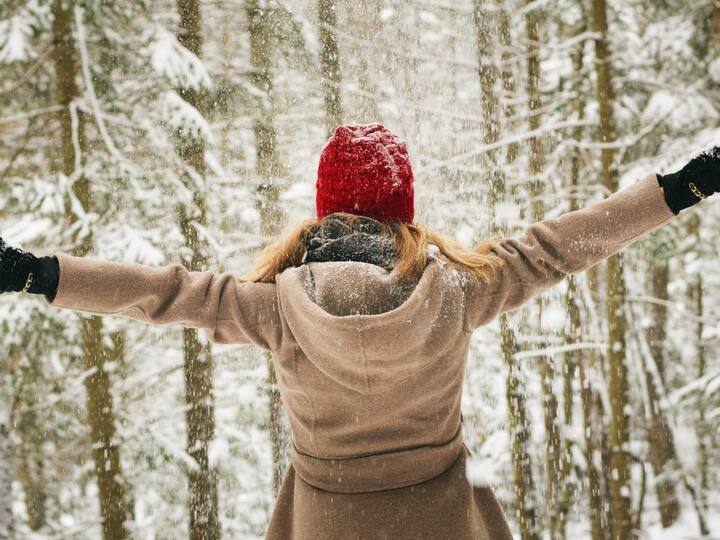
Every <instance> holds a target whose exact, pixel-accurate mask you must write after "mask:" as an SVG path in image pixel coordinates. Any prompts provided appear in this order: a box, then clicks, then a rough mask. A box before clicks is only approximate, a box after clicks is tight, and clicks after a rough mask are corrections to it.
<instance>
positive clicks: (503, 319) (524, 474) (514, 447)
mask: <svg viewBox="0 0 720 540" xmlns="http://www.w3.org/2000/svg"><path fill="white" fill-rule="evenodd" d="M473 8H474V9H473V15H474V21H475V35H476V43H477V46H476V49H477V54H478V76H479V78H480V89H481V92H482V94H481V100H480V102H481V106H482V111H483V117H484V119H485V121H484V129H485V134H484V142H485V144H492V143H495V142H497V141H498V140H499V138H500V103H499V99H498V93H499V89H498V88H497V87H496V82H497V81H498V80H499V76H498V75H499V69H498V67H497V62H496V59H495V48H496V43H497V36H496V35H495V34H494V33H493V30H492V29H493V28H494V26H495V25H494V24H493V23H494V22H497V21H496V20H495V18H494V17H493V13H494V9H493V8H495V6H493V5H492V3H491V2H488V1H486V0H475V1H474V5H473ZM508 39H509V38H508ZM506 81H509V82H510V85H509V87H506V88H505V89H506V90H509V91H510V92H512V91H513V90H514V85H513V84H512V77H508V78H507V79H506ZM503 112H504V113H505V114H512V110H511V109H505V110H504V111H503ZM514 155H515V154H514V152H513V153H508V155H507V157H506V159H507V160H508V161H511V160H512V159H514ZM488 158H489V159H488V161H489V163H490V190H489V197H488V199H489V205H490V208H491V209H492V210H494V208H495V205H496V204H497V202H499V201H501V200H502V199H503V197H504V195H505V176H504V175H503V173H502V167H501V164H500V153H499V152H498V151H492V152H488ZM491 229H492V231H493V233H500V232H505V231H503V230H502V227H500V226H499V223H498V220H493V222H492V225H491ZM499 323H500V339H501V349H502V355H503V358H504V361H505V364H506V366H507V368H508V373H507V378H506V400H507V407H508V424H509V429H508V432H509V435H510V447H511V461H512V464H513V486H514V495H515V497H514V501H513V502H514V507H515V514H516V519H517V523H518V527H519V529H520V535H521V538H522V539H523V540H536V539H538V538H539V536H538V523H537V513H536V512H537V505H536V502H535V501H536V500H537V496H536V494H535V481H534V478H533V471H532V462H531V454H530V445H529V441H530V422H529V420H528V416H527V410H526V407H525V388H524V385H523V382H522V378H521V377H520V366H519V363H518V360H517V359H516V358H515V356H514V355H515V353H516V352H517V351H518V347H517V340H516V337H515V332H514V330H513V329H512V328H511V327H510V326H509V324H508V314H507V313H503V314H501V315H500V316H499Z"/></svg>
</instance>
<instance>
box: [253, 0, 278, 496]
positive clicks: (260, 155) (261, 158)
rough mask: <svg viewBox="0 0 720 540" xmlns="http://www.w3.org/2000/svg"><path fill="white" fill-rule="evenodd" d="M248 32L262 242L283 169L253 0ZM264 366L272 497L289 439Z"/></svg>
mask: <svg viewBox="0 0 720 540" xmlns="http://www.w3.org/2000/svg"><path fill="white" fill-rule="evenodd" d="M246 9H247V15H248V23H249V32H250V61H251V63H252V66H253V71H252V82H253V84H254V85H255V86H256V88H257V89H258V90H260V91H261V92H262V93H263V95H264V96H265V99H264V100H262V101H260V102H259V107H258V108H259V110H258V113H257V117H256V119H255V121H254V124H253V129H254V132H255V152H256V163H257V173H258V176H259V177H260V179H261V183H260V184H259V185H258V187H257V191H258V203H257V206H258V211H259V213H260V229H261V234H262V237H263V239H264V241H265V242H267V241H269V240H271V239H272V238H274V237H275V236H277V235H278V234H279V233H280V231H281V230H282V228H283V227H284V225H285V221H286V218H285V214H284V212H283V211H282V208H281V207H280V204H279V198H280V193H281V182H280V177H281V176H282V175H283V174H284V168H283V167H282V165H281V164H280V160H279V157H278V154H277V148H276V146H277V140H276V130H275V119H274V114H273V110H272V104H271V103H272V99H271V96H272V74H271V71H270V68H271V67H272V52H273V49H272V47H271V45H270V44H271V40H270V36H271V33H272V28H271V27H270V26H269V21H268V18H267V10H266V8H264V7H260V4H259V3H258V2H257V0H250V1H248V2H247V4H246ZM265 360H266V362H267V366H268V379H267V394H268V402H269V407H270V410H269V419H268V431H269V432H270V442H271V445H272V456H273V494H274V495H277V492H278V490H279V489H280V484H281V483H282V478H283V475H284V473H285V467H286V464H287V462H288V449H289V437H288V434H287V429H286V427H285V422H284V416H283V414H282V411H283V409H282V401H281V398H280V391H279V389H278V385H277V378H276V374H275V367H274V365H273V363H272V356H271V355H270V354H269V353H265Z"/></svg>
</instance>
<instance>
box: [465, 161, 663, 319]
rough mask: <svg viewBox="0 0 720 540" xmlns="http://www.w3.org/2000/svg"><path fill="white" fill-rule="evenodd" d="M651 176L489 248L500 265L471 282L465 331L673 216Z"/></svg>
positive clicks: (626, 244) (550, 285) (600, 259)
mask: <svg viewBox="0 0 720 540" xmlns="http://www.w3.org/2000/svg"><path fill="white" fill-rule="evenodd" d="M674 216H675V214H674V213H673V212H672V210H671V209H670V207H669V206H668V205H667V203H666V201H665V197H664V192H663V189H662V187H661V186H660V184H659V183H658V181H657V177H656V175H655V174H650V175H648V176H646V177H644V178H642V179H641V180H640V181H638V182H636V183H634V184H632V185H630V186H628V187H626V188H624V189H621V190H618V191H617V192H615V193H612V194H611V195H609V196H608V197H606V198H605V199H602V200H600V201H597V202H594V203H592V204H589V205H588V206H586V207H585V208H581V209H579V210H575V211H572V212H567V213H565V214H562V215H561V216H559V217H556V218H546V219H544V220H541V221H538V222H536V223H533V224H532V225H530V226H529V227H528V228H527V229H526V230H525V231H524V232H523V233H522V235H521V236H520V237H519V238H504V239H502V240H500V241H499V242H498V244H497V245H496V246H495V247H494V248H492V249H491V253H494V254H495V255H497V256H499V257H500V258H501V259H502V261H503V265H502V266H501V267H500V268H499V269H498V271H497V273H496V277H495V279H494V280H491V282H490V283H480V282H476V281H475V280H471V281H470V282H469V283H470V284H469V286H468V288H467V290H466V311H465V324H466V329H468V330H472V329H474V328H477V327H478V326H481V325H483V324H487V323H488V322H490V321H492V320H493V319H494V318H495V317H496V316H497V315H499V314H501V313H504V312H506V311H512V310H514V309H517V308H518V307H520V306H521V305H522V304H524V303H525V302H527V301H528V300H530V299H531V298H532V297H534V296H535V295H537V294H539V293H541V292H543V291H545V290H546V289H548V288H550V287H552V286H553V285H555V284H557V283H559V282H560V281H561V280H562V279H563V278H565V277H566V276H567V275H568V274H576V273H579V272H582V271H584V270H586V269H588V268H590V267H591V266H593V265H595V264H596V263H598V262H600V261H602V260H604V259H606V258H607V257H609V256H610V255H613V254H615V253H617V252H619V251H620V250H622V249H623V248H624V247H626V246H628V245H629V244H631V243H633V242H634V241H635V240H637V239H639V238H640V237H642V236H644V235H645V234H646V233H649V232H650V231H653V230H654V229H656V228H659V227H660V226H661V225H663V224H665V223H666V222H667V221H669V220H670V218H672V217H674Z"/></svg>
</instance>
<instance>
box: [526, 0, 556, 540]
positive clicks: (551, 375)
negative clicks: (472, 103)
mask: <svg viewBox="0 0 720 540" xmlns="http://www.w3.org/2000/svg"><path fill="white" fill-rule="evenodd" d="M533 3H534V0H528V1H527V4H526V5H527V6H528V7H530V6H531V5H532V4H533ZM539 22H540V13H539V12H538V8H537V6H536V7H530V9H528V10H527V11H526V13H525V31H526V34H527V36H526V37H527V41H528V43H527V54H528V59H527V95H528V109H529V110H530V113H531V114H530V117H529V121H528V129H529V130H530V131H535V130H538V129H539V128H540V126H541V124H542V116H541V114H540V112H538V110H539V109H540V107H541V96H540V90H539V83H540V58H539V52H540V48H539V43H540V37H539ZM529 143H530V162H529V165H530V170H529V173H530V177H531V180H530V188H529V193H530V198H531V201H530V217H531V221H532V222H533V223H535V222H537V221H540V220H541V219H543V218H544V217H545V205H544V203H543V202H542V200H541V195H542V192H543V191H544V185H543V182H542V181H541V180H539V179H538V178H537V177H538V176H539V175H540V174H542V172H543V170H544V169H545V153H544V148H543V141H542V140H541V138H540V137H533V138H532V139H530V141H529ZM535 303H536V305H537V308H538V319H537V327H536V333H537V334H538V335H539V334H540V333H541V329H540V317H541V314H542V309H543V307H544V306H545V304H546V300H545V299H544V297H542V296H538V297H537V299H536V301H535ZM538 363H539V369H540V378H541V386H542V392H543V411H544V417H545V441H546V442H545V497H544V499H545V515H546V527H547V529H548V530H549V532H550V538H556V534H557V529H558V517H559V514H558V511H557V506H558V501H559V488H560V447H561V442H560V430H559V426H558V423H557V420H558V400H557V397H556V396H555V393H554V391H553V385H554V380H555V366H554V362H553V359H552V358H551V357H548V356H541V357H540V358H539V360H538Z"/></svg>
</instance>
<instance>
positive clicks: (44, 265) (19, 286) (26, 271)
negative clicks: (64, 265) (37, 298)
mask: <svg viewBox="0 0 720 540" xmlns="http://www.w3.org/2000/svg"><path fill="white" fill-rule="evenodd" d="M59 275H60V273H59V266H58V261H57V259H56V258H55V257H40V258H38V257H36V256H35V255H33V254H32V253H28V252H26V251H24V250H22V249H20V248H15V247H11V246H8V245H7V244H6V243H5V240H3V238H2V236H0V293H4V292H21V291H23V290H24V292H29V293H33V294H47V295H50V296H52V297H53V298H54V296H55V292H56V290H57V285H58V281H59ZM26 286H27V289H25V287H26Z"/></svg>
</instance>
